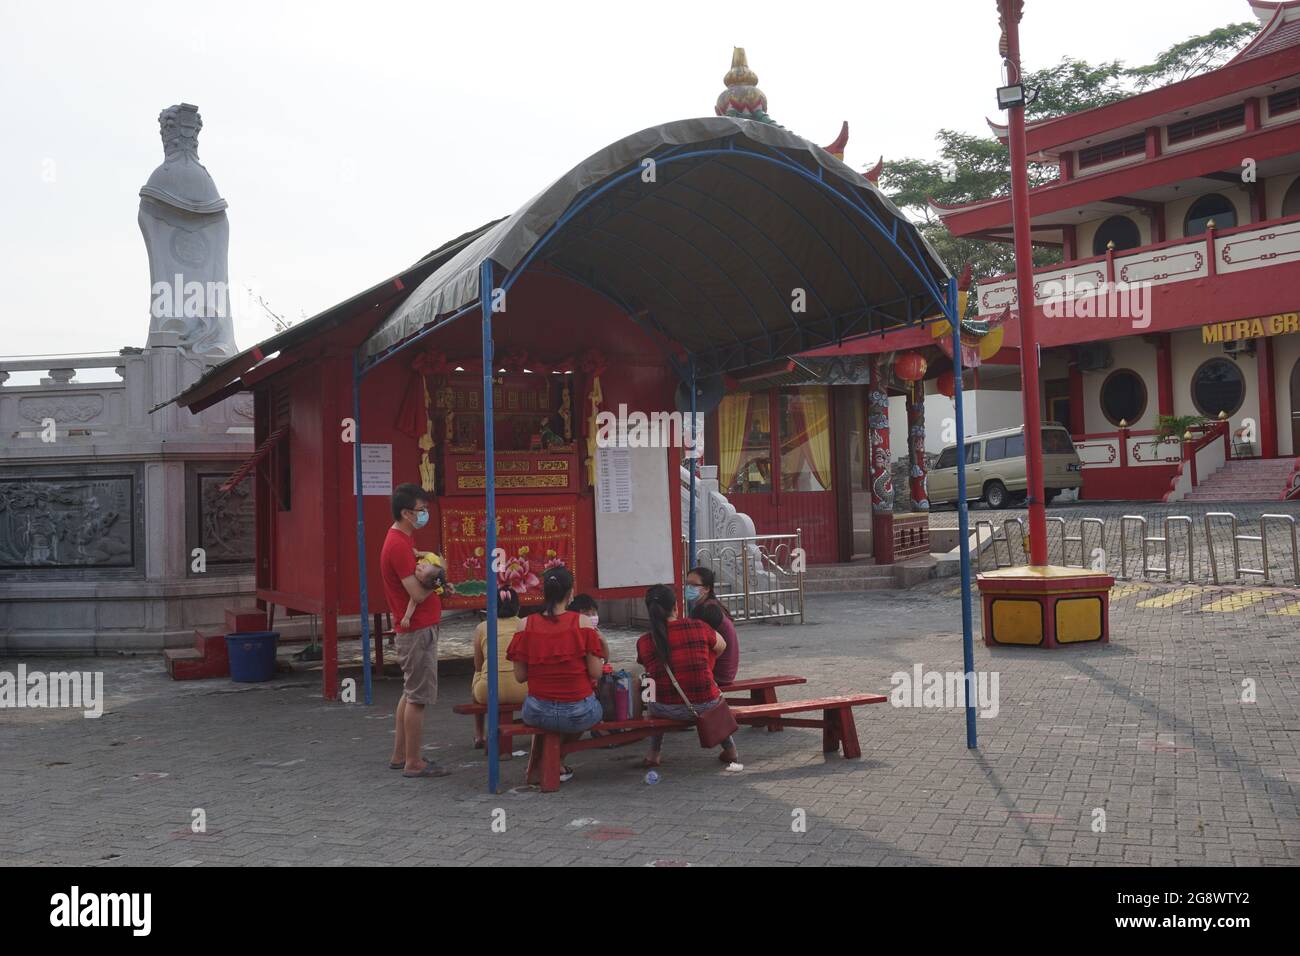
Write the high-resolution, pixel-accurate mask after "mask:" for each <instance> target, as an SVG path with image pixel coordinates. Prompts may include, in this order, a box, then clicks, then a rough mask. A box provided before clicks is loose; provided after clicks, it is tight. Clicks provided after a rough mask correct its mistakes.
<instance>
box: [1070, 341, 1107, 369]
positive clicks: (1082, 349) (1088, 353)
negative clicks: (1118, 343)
mask: <svg viewBox="0 0 1300 956" xmlns="http://www.w3.org/2000/svg"><path fill="white" fill-rule="evenodd" d="M1075 362H1076V363H1077V364H1078V366H1079V371H1080V372H1097V371H1100V370H1102V369H1106V368H1110V367H1111V365H1113V364H1114V362H1115V358H1114V356H1113V355H1111V352H1110V346H1109V345H1108V344H1107V343H1105V342H1089V343H1087V344H1086V345H1080V346H1079V347H1078V348H1076V349H1075Z"/></svg>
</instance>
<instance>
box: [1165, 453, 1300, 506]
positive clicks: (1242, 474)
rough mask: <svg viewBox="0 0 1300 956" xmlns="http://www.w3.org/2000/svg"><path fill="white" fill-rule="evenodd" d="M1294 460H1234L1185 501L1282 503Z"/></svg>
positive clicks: (1201, 484)
mask: <svg viewBox="0 0 1300 956" xmlns="http://www.w3.org/2000/svg"><path fill="white" fill-rule="evenodd" d="M1295 470H1296V459H1294V458H1235V459H1231V460H1229V461H1227V462H1225V463H1224V465H1223V467H1222V468H1220V469H1219V470H1218V471H1216V472H1215V473H1214V474H1212V475H1211V476H1210V477H1209V478H1207V479H1205V480H1204V481H1202V482H1201V483H1200V484H1198V485H1197V486H1196V487H1195V488H1193V489H1192V490H1191V491H1189V492H1188V493H1187V496H1186V497H1185V498H1184V499H1183V500H1184V501H1279V500H1281V499H1282V498H1283V497H1285V495H1286V491H1287V485H1288V482H1289V481H1290V478H1291V474H1292V472H1294V471H1295Z"/></svg>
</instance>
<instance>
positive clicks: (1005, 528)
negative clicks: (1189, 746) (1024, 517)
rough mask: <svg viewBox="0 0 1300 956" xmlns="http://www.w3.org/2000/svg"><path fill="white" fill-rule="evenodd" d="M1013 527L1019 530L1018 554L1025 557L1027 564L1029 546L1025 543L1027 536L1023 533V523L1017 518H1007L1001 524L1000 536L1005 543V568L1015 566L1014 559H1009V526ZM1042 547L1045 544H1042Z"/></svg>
mask: <svg viewBox="0 0 1300 956" xmlns="http://www.w3.org/2000/svg"><path fill="white" fill-rule="evenodd" d="M1012 525H1015V526H1016V527H1017V528H1019V529H1020V533H1019V537H1020V553H1021V554H1023V555H1024V556H1025V563H1026V564H1028V563H1029V545H1028V543H1027V538H1028V534H1027V533H1026V532H1025V523H1024V522H1023V521H1021V520H1020V519H1019V518H1007V519H1005V520H1004V521H1003V522H1002V536H1003V537H1004V538H1005V539H1006V542H1007V567H1011V565H1013V564H1015V559H1014V558H1013V557H1011V526H1012ZM1043 544H1044V545H1046V544H1047V542H1045V541H1044V542H1043Z"/></svg>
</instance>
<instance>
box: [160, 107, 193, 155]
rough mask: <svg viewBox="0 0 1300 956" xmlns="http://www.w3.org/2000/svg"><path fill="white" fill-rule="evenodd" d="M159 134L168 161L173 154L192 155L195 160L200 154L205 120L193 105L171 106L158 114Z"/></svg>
mask: <svg viewBox="0 0 1300 956" xmlns="http://www.w3.org/2000/svg"><path fill="white" fill-rule="evenodd" d="M158 127H159V134H160V135H161V136H162V141H163V153H164V154H165V155H166V156H167V158H168V159H171V158H172V154H173V153H177V152H184V153H190V154H191V155H192V156H194V158H195V159H197V158H198V154H199V130H201V129H203V118H202V117H201V116H199V108H198V107H197V106H195V105H194V104H192V103H181V104H180V105H179V106H169V107H167V108H166V109H165V110H163V111H162V112H161V113H159V114H158Z"/></svg>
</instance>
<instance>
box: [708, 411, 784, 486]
mask: <svg viewBox="0 0 1300 956" xmlns="http://www.w3.org/2000/svg"><path fill="white" fill-rule="evenodd" d="M769 394H770V393H768V392H736V393H733V394H731V395H728V396H727V397H726V398H724V399H723V400H722V404H721V405H719V406H718V480H719V484H721V485H722V489H723V493H724V494H745V493H747V492H752V491H771V490H772V443H771V425H770V423H769V422H770V419H771V417H772V416H771V415H770V413H769V410H768V398H769Z"/></svg>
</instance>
